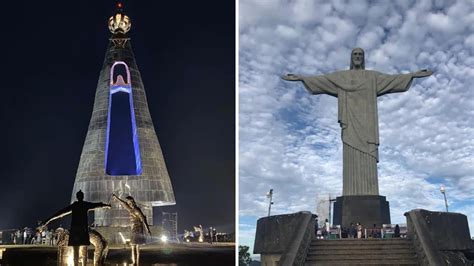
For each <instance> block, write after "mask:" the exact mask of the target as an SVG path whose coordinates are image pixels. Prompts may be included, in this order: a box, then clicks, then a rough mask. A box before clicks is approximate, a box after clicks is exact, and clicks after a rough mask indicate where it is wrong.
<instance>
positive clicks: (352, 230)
mask: <svg viewBox="0 0 474 266" xmlns="http://www.w3.org/2000/svg"><path fill="white" fill-rule="evenodd" d="M355 236H356V229H355V226H354V224H353V223H351V225H350V226H349V238H355Z"/></svg>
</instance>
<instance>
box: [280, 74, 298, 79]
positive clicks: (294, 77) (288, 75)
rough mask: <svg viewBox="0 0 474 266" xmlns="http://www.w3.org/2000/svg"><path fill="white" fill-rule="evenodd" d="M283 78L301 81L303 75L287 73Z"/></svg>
mask: <svg viewBox="0 0 474 266" xmlns="http://www.w3.org/2000/svg"><path fill="white" fill-rule="evenodd" d="M281 78H282V79H284V80H287V81H301V80H302V79H301V77H300V76H298V75H295V74H286V75H285V76H281Z"/></svg>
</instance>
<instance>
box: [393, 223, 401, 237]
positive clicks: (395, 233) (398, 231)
mask: <svg viewBox="0 0 474 266" xmlns="http://www.w3.org/2000/svg"><path fill="white" fill-rule="evenodd" d="M393 236H394V237H396V238H399V237H400V226H398V224H397V225H395V232H394V235H393Z"/></svg>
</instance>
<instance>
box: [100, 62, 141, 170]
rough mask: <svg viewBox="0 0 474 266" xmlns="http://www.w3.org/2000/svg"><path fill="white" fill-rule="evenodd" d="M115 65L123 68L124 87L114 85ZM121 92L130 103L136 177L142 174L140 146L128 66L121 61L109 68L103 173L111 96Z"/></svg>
mask: <svg viewBox="0 0 474 266" xmlns="http://www.w3.org/2000/svg"><path fill="white" fill-rule="evenodd" d="M117 65H123V66H125V70H126V72H127V79H126V80H125V85H114V69H115V66H117ZM119 91H123V92H126V93H128V95H129V97H128V98H129V101H130V114H131V119H132V135H133V148H134V151H135V167H136V175H141V174H142V162H141V158H140V146H139V142H138V132H137V126H136V122H135V109H134V107H133V94H132V81H131V78H130V70H129V68H128V65H127V64H126V63H125V62H123V61H115V63H114V64H113V65H112V66H111V67H110V89H109V108H108V110H107V135H106V140H105V163H104V172H105V174H107V158H108V152H109V134H110V111H111V109H112V108H111V107H112V94H114V93H116V92H119Z"/></svg>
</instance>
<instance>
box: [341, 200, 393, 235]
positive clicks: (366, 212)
mask: <svg viewBox="0 0 474 266" xmlns="http://www.w3.org/2000/svg"><path fill="white" fill-rule="evenodd" d="M333 217H334V218H333V224H335V225H341V226H342V227H343V228H348V227H349V226H350V224H351V223H353V224H356V223H361V224H362V226H363V227H364V228H372V227H373V225H374V224H376V225H377V227H382V224H390V208H389V203H388V201H387V200H386V199H385V197H384V196H342V197H337V198H336V202H334V216H333Z"/></svg>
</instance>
